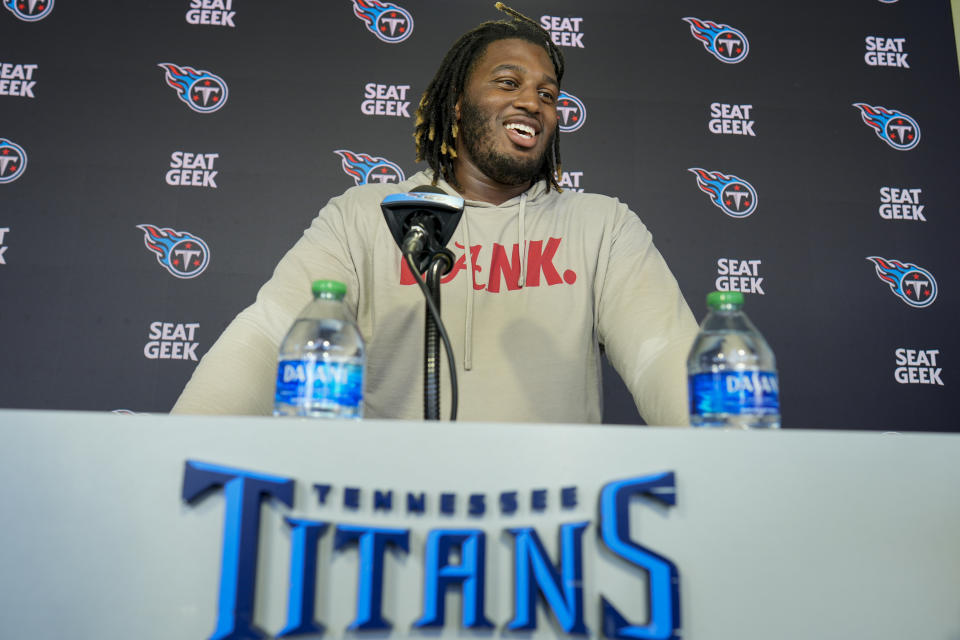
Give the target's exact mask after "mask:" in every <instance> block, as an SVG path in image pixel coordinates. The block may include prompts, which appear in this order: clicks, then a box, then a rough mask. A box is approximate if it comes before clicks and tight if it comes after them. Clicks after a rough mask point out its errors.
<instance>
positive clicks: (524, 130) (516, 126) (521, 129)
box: [506, 122, 537, 138]
mask: <svg viewBox="0 0 960 640" xmlns="http://www.w3.org/2000/svg"><path fill="white" fill-rule="evenodd" d="M506 127H507V129H513V130H514V131H516V132H517V133H520V134H522V135H525V136H530V137H531V138H532V137H533V136H535V135H537V132H536V131H534V130H533V127H528V126H527V125H525V124H520V123H519V122H511V123H510V124H508V125H506Z"/></svg>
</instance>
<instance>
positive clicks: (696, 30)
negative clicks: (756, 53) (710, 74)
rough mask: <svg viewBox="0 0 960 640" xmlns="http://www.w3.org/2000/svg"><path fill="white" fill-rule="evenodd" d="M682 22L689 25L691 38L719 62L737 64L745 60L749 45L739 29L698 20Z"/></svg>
mask: <svg viewBox="0 0 960 640" xmlns="http://www.w3.org/2000/svg"><path fill="white" fill-rule="evenodd" d="M684 21H685V22H687V23H688V24H689V25H690V33H691V34H692V35H693V37H694V38H696V39H697V40H699V41H700V42H702V43H703V48H704V49H706V50H707V51H709V52H710V53H711V54H712V55H713V57H714V58H716V59H717V60H719V61H720V62H725V63H727V64H737V63H738V62H743V61H744V60H746V58H747V54H748V53H749V52H750V43H749V42H748V41H747V36H745V35H744V34H743V32H742V31H740V30H739V29H735V28H734V27H731V26H730V25H727V24H719V23H717V22H710V21H709V20H701V19H700V18H684Z"/></svg>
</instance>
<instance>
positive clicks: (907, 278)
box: [867, 256, 937, 309]
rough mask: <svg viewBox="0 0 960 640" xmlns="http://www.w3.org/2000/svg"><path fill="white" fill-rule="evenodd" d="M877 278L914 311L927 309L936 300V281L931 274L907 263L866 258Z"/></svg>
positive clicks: (879, 258) (875, 257)
mask: <svg viewBox="0 0 960 640" xmlns="http://www.w3.org/2000/svg"><path fill="white" fill-rule="evenodd" d="M867 260H869V261H870V262H872V263H873V266H874V267H875V269H876V272H877V277H878V278H880V280H882V281H883V282H886V283H887V284H888V285H890V291H891V292H892V293H893V294H894V295H895V296H897V297H898V298H900V299H901V300H903V301H904V302H906V303H907V304H908V305H910V306H911V307H914V308H915V309H922V308H924V307H929V306H930V305H931V304H933V301H934V300H936V299H937V281H936V280H934V278H933V274H932V273H930V272H929V271H927V270H926V269H924V268H923V267H918V266H917V265H915V264H911V263H909V262H900V261H899V260H893V259H891V258H881V257H880V256H868V257H867Z"/></svg>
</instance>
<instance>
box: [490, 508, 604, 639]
mask: <svg viewBox="0 0 960 640" xmlns="http://www.w3.org/2000/svg"><path fill="white" fill-rule="evenodd" d="M589 524H590V523H589V522H575V523H571V524H565V525H562V526H561V527H560V573H557V569H556V567H555V566H554V565H553V563H551V562H550V558H548V557H547V552H546V550H545V549H544V548H543V543H541V542H540V537H539V536H538V535H537V532H536V531H535V530H534V529H533V528H530V527H525V528H518V529H508V531H509V532H510V533H511V534H513V537H514V561H513V562H514V567H515V571H516V574H515V576H514V594H515V600H514V616H513V620H511V621H510V622H509V623H508V624H507V628H508V629H510V630H511V631H523V630H530V629H536V628H537V619H536V609H535V607H536V591H539V592H540V593H541V594H543V597H544V600H546V602H547V604H548V605H549V606H550V609H551V610H552V611H553V614H554V616H555V617H556V619H557V622H558V623H559V624H560V627H561V628H562V629H563V630H564V631H566V632H567V633H576V634H584V635H585V634H588V633H589V630H588V629H587V626H586V625H585V624H584V622H583V555H582V551H581V550H582V542H581V541H582V538H583V531H584V529H586V528H587V525H589Z"/></svg>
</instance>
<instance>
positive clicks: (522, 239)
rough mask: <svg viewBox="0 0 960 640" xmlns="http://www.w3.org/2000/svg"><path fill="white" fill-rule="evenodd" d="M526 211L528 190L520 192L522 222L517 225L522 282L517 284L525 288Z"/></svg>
mask: <svg viewBox="0 0 960 640" xmlns="http://www.w3.org/2000/svg"><path fill="white" fill-rule="evenodd" d="M526 213H527V192H526V191H524V192H523V193H521V194H520V223H519V224H518V225H517V244H519V245H520V282H518V283H517V286H518V287H520V288H521V289H523V285H524V284H525V283H526V282H527V251H526V248H527V247H526V244H527V227H526Z"/></svg>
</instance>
